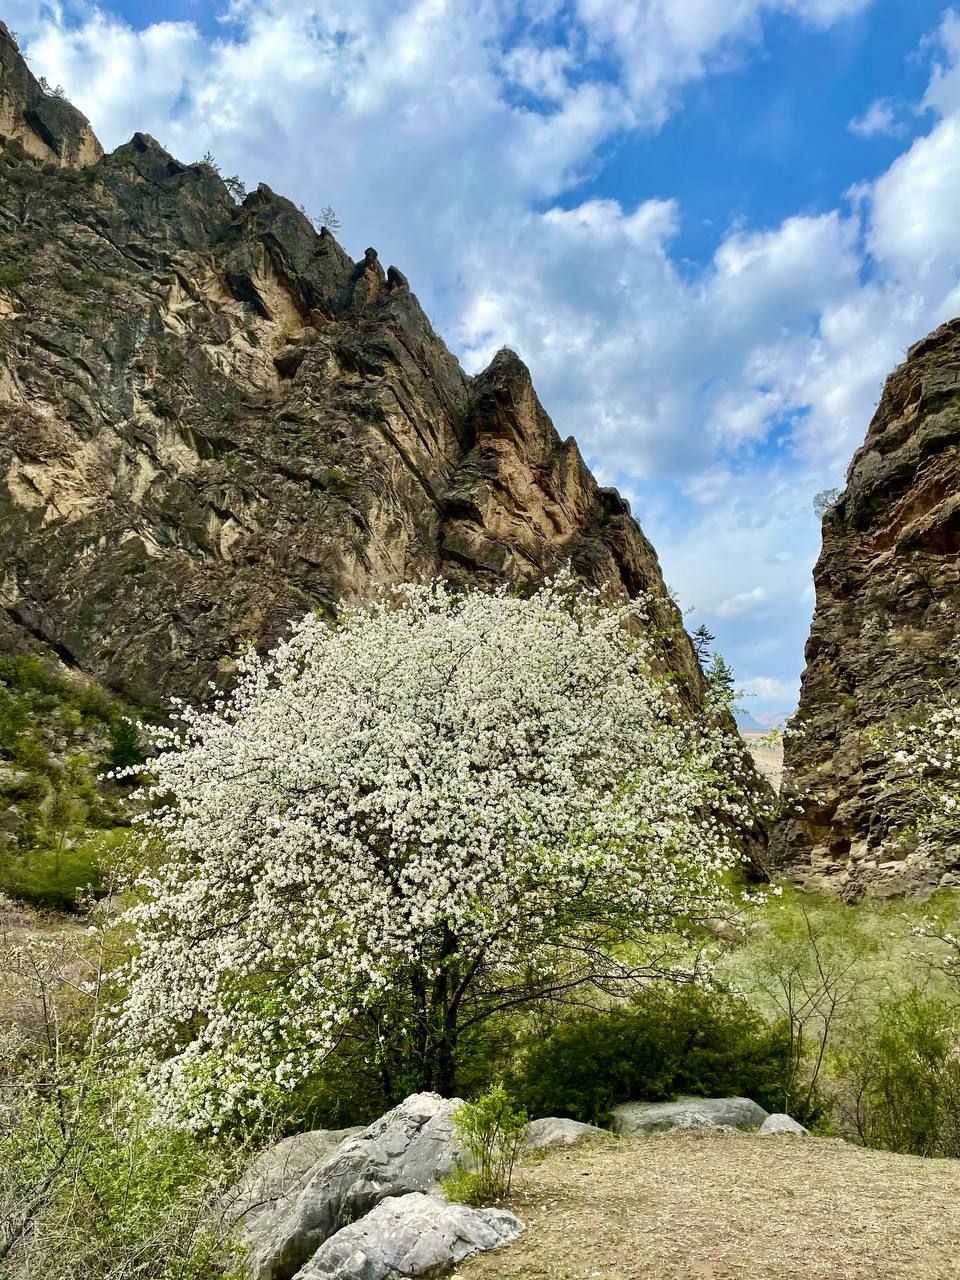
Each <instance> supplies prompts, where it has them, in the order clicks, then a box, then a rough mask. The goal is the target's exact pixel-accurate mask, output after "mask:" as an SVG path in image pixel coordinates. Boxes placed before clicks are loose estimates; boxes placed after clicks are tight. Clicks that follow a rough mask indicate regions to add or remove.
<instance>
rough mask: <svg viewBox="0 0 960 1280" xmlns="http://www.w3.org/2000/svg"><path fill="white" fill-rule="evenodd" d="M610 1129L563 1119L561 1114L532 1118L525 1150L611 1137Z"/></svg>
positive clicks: (544, 1149) (563, 1145) (543, 1149)
mask: <svg viewBox="0 0 960 1280" xmlns="http://www.w3.org/2000/svg"><path fill="white" fill-rule="evenodd" d="M609 1136H610V1131H609V1130H608V1129H598V1128H597V1126H596V1125H593V1124H583V1123H582V1122H581V1121H580V1120H563V1119H561V1118H560V1117H559V1116H546V1117H545V1118H544V1119H542V1120H531V1121H530V1125H529V1127H528V1129H527V1136H526V1137H525V1138H524V1140H523V1149H524V1151H546V1150H547V1149H548V1148H550V1147H572V1146H573V1145H574V1143H576V1142H582V1141H583V1140H584V1139H585V1138H609Z"/></svg>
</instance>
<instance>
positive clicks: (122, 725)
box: [107, 717, 144, 769]
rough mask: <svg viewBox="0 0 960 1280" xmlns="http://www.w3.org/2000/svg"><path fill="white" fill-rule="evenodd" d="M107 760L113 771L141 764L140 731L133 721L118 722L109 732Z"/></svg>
mask: <svg viewBox="0 0 960 1280" xmlns="http://www.w3.org/2000/svg"><path fill="white" fill-rule="evenodd" d="M107 759H108V760H109V761H110V763H111V764H112V765H113V767H114V768H115V769H126V768H129V767H130V766H131V765H137V764H143V759H144V756H143V751H142V750H141V749H140V731H139V729H138V728H137V725H136V724H135V723H134V721H133V720H130V719H129V718H126V717H125V718H124V719H123V720H118V721H117V723H116V724H115V725H114V726H113V728H112V729H111V731H110V750H109V752H108V754H107Z"/></svg>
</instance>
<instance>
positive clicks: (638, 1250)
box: [458, 1131, 960, 1280]
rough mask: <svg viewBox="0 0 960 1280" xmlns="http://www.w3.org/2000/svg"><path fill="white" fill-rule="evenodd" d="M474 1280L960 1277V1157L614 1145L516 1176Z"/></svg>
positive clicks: (730, 1136)
mask: <svg viewBox="0 0 960 1280" xmlns="http://www.w3.org/2000/svg"><path fill="white" fill-rule="evenodd" d="M510 1207H511V1208H513V1209H514V1210H515V1211H516V1212H517V1213H518V1214H519V1215H520V1217H521V1218H522V1219H523V1220H524V1222H525V1223H526V1224H527V1232H526V1234H525V1235H524V1236H523V1237H521V1239H520V1240H518V1241H517V1242H516V1243H515V1244H513V1245H510V1246H508V1247H507V1248H505V1249H502V1250H500V1251H498V1252H496V1253H491V1254H486V1255H482V1256H479V1257H476V1258H473V1259H471V1260H470V1261H468V1262H467V1263H464V1265H463V1266H462V1267H461V1268H460V1270H459V1273H458V1274H459V1275H460V1276H461V1277H463V1280H482V1278H489V1280H492V1278H494V1277H495V1278H496V1280H795V1278H796V1280H801V1277H802V1278H803V1280H901V1277H902V1278H903V1280H906V1278H907V1277H910V1280H958V1278H960V1161H958V1160H921V1159H918V1158H915V1157H912V1156H895V1155H890V1154H888V1153H886V1152H878V1151H864V1150H862V1149H861V1148H859V1147H853V1146H849V1145H847V1144H846V1143H843V1142H840V1141H837V1140H832V1139H822V1138H805V1139H800V1140H797V1139H791V1138H759V1137H756V1136H754V1135H752V1134H740V1133H727V1132H724V1131H712V1132H711V1131H701V1132H700V1133H690V1132H687V1133H678V1132H673V1133H667V1134H661V1135H658V1136H656V1137H650V1138H620V1139H611V1140H610V1141H609V1142H604V1143H601V1144H599V1145H596V1146H590V1147H587V1148H584V1147H580V1148H574V1149H572V1150H568V1151H562V1152H554V1153H551V1154H550V1155H549V1156H547V1157H546V1158H545V1159H544V1160H543V1161H542V1162H541V1163H540V1164H535V1165H529V1166H525V1167H523V1168H522V1169H521V1170H520V1171H519V1175H518V1177H517V1178H516V1181H515V1185H514V1194H513V1196H512V1197H511V1202H510Z"/></svg>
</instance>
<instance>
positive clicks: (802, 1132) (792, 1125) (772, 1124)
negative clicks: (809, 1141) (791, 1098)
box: [757, 1111, 809, 1138]
mask: <svg viewBox="0 0 960 1280" xmlns="http://www.w3.org/2000/svg"><path fill="white" fill-rule="evenodd" d="M757 1132H758V1133H761V1134H763V1136H764V1137H767V1136H768V1135H769V1134H773V1133H789V1134H792V1135H793V1136H794V1137H795V1138H805V1137H806V1136H807V1134H808V1133H809V1130H808V1129H805V1128H804V1127H803V1125H802V1124H800V1123H799V1122H798V1121H796V1120H794V1118H793V1116H788V1115H787V1114H786V1113H785V1112H783V1111H777V1112H774V1114H773V1115H772V1116H767V1118H766V1120H764V1122H763V1124H762V1125H761V1126H760V1128H759V1129H758V1130H757Z"/></svg>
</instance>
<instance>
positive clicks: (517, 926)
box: [124, 571, 749, 1124]
mask: <svg viewBox="0 0 960 1280" xmlns="http://www.w3.org/2000/svg"><path fill="white" fill-rule="evenodd" d="M643 617H644V605H643V603H642V602H633V603H628V604H623V605H619V606H610V605H607V604H604V603H603V602H602V600H601V598H600V597H599V595H598V594H596V593H589V592H586V591H584V590H583V589H581V588H579V587H578V586H577V585H576V583H575V581H574V579H573V578H572V576H571V575H570V573H569V572H567V571H564V572H562V573H560V574H559V575H558V576H557V577H556V578H554V579H553V580H552V581H549V582H547V583H546V584H545V585H543V586H542V587H541V589H540V590H538V591H537V592H536V594H534V595H533V596H532V597H530V598H526V599H524V598H520V597H519V596H518V595H516V594H514V593H511V592H509V591H506V590H501V591H499V592H496V593H493V594H485V593H482V592H479V591H472V592H467V593H465V594H456V593H454V592H452V591H451V590H450V589H448V588H447V587H446V586H445V585H444V584H443V583H441V582H435V583H433V584H429V585H414V586H405V587H403V588H400V589H398V590H397V591H396V592H393V593H391V594H389V595H388V596H385V597H382V598H381V599H380V600H379V601H378V602H377V603H376V604H374V605H372V606H370V607H364V608H353V609H346V610H344V611H343V613H342V614H341V616H340V619H339V622H338V624H337V625H336V626H330V625H329V624H328V623H325V622H324V621H322V620H321V619H319V618H317V617H313V616H311V617H307V618H305V619H304V620H303V621H302V622H301V623H299V625H297V626H295V627H294V628H293V630H292V632H291V634H290V636H289V638H288V639H287V640H285V641H283V642H282V643H281V644H279V645H278V646H277V648H276V649H275V650H273V651H272V652H271V653H270V654H268V655H267V656H266V657H260V656H258V655H257V654H256V653H255V652H253V651H251V652H249V653H248V654H246V656H245V657H244V658H243V660H242V662H241V664H240V672H239V678H238V681H237V684H236V687H235V688H234V690H233V692H232V694H230V695H229V696H228V697H226V698H224V699H222V700H220V701H219V702H217V703H216V704H215V705H214V706H213V707H212V708H211V709H208V710H205V711H199V710H195V709H191V708H190V707H186V706H182V705H181V704H178V707H177V720H178V722H179V723H177V724H176V725H175V727H174V729H170V730H167V731H164V732H162V733H161V734H160V739H159V741H158V743H157V746H156V752H155V754H154V756H153V758H152V759H151V760H150V761H149V762H148V764H147V766H146V769H147V771H148V773H149V774H150V776H151V778H152V781H151V783H150V785H149V787H148V788H147V793H148V795H149V796H152V798H153V802H154V807H152V808H151V809H150V810H149V811H148V812H147V814H146V816H145V817H144V819H143V822H144V823H145V825H146V827H147V828H148V829H149V830H150V832H152V833H153V834H155V835H157V836H159V837H160V839H161V841H162V844H163V847H164V850H165V856H164V858H163V859H162V860H161V861H160V862H159V865H158V867H157V868H156V869H155V870H153V871H150V872H148V873H145V874H144V875H143V876H142V877H141V881H140V889H141V899H140V901H139V903H138V905H136V906H135V907H134V908H132V910H131V911H130V913H129V914H130V919H131V921H132V924H133V925H134V927H135V929H136V934H137V940H138V950H137V954H136V957H135V959H134V960H133V962H132V966H131V972H130V974H129V995H128V999H127V1002H126V1007H125V1011H124V1020H125V1024H126V1029H127V1034H128V1036H129V1037H130V1039H131V1041H132V1042H133V1043H135V1044H136V1045H137V1047H138V1049H139V1050H140V1051H141V1052H142V1053H143V1054H144V1055H145V1056H146V1057H147V1059H148V1063H149V1068H150V1072H151V1078H152V1080H153V1083H154V1085H155V1087H156V1093H157V1096H158V1097H160V1098H163V1099H166V1101H167V1102H168V1103H169V1105H170V1106H171V1107H173V1108H175V1109H177V1110H178V1111H179V1112H180V1113H181V1114H182V1113H186V1114H187V1115H188V1116H190V1117H192V1118H193V1120H194V1121H195V1122H197V1123H213V1124H216V1123H219V1121H220V1119H221V1118H222V1117H223V1116H224V1115H226V1114H229V1113H231V1112H234V1113H235V1112H238V1111H239V1112H240V1113H244V1112H245V1111H247V1110H248V1109H251V1108H256V1107H257V1106H258V1105H261V1104H262V1102H263V1100H264V1099H265V1098H266V1097H268V1096H269V1095H270V1093H271V1091H275V1090H276V1089H277V1088H278V1087H279V1088H287V1087H291V1086H292V1085H294V1084H296V1083H298V1082H300V1081H302V1080H305V1079H308V1078H310V1076H311V1074H313V1073H316V1072H317V1070H318V1068H319V1067H320V1065H321V1064H322V1062H323V1060H324V1058H325V1056H326V1055H328V1054H329V1053H330V1052H331V1049H332V1048H333V1047H334V1046H336V1045H337V1044H338V1042H339V1041H340V1039H341V1038H342V1037H343V1036H345V1035H350V1034H352V1033H353V1032H354V1031H355V1029H356V1028H357V1026H358V1025H363V1026H365V1027H367V1028H373V1031H374V1035H373V1043H374V1044H376V1043H377V1040H378V1037H379V1036H383V1035H384V1034H387V1033H388V1032H391V1033H392V1031H391V1029H392V1030H393V1031H396V1030H399V1032H400V1033H402V1035H403V1036H404V1037H405V1043H406V1044H407V1046H408V1052H409V1059H410V1063H411V1064H412V1066H411V1071H412V1076H413V1079H414V1080H415V1081H416V1082H418V1083H419V1084H420V1086H422V1087H426V1088H436V1089H438V1090H440V1091H441V1092H445V1091H449V1090H451V1088H452V1085H453V1073H454V1068H455V1063H456V1053H457V1043H458V1037H460V1036H461V1035H462V1034H463V1032H464V1031H465V1030H467V1029H469V1028H471V1027H473V1026H475V1025H476V1024H477V1023H478V1022H480V1021H482V1020H483V1019H485V1018H487V1017H489V1016H490V1015H491V1014H492V1013H494V1012H496V1011H498V1010H503V1009H505V1008H509V1007H512V1006H516V1005H519V1004H521V1003H522V1002H525V1001H529V1000H531V999H535V998H537V997H540V996H543V995H558V994H560V993H564V992H569V991H571V990H574V989H575V988H577V987H579V986H582V985H583V984H585V983H592V984H594V985H596V986H600V987H602V988H603V989H605V990H611V991H616V990H622V989H627V987H628V985H629V984H630V983H635V982H636V981H638V980H640V979H642V978H643V977H644V976H649V975H651V974H657V973H662V972H664V971H666V970H671V971H674V972H677V971H678V970H679V966H681V964H682V956H683V955H686V956H687V957H689V954H690V947H689V941H690V939H691V938H693V937H695V936H697V935H698V933H699V930H700V928H701V926H702V924H703V922H704V920H705V919H706V918H708V917H715V916H716V915H717V914H718V913H720V912H721V911H722V910H723V908H724V903H725V892H726V891H725V889H724V873H725V872H727V871H728V870H729V868H730V867H731V866H732V864H733V863H734V862H735V861H736V858H737V854H736V852H735V850H734V847H733V842H732V838H731V832H732V830H733V829H734V825H735V824H736V823H741V822H743V821H744V820H745V819H746V820H749V819H748V818H747V804H746V801H745V799H744V795H743V791H742V788H741V786H740V783H739V782H738V781H737V770H738V763H737V762H738V761H739V760H740V759H741V757H740V755H739V753H738V752H737V751H736V750H735V749H734V747H733V745H732V742H731V740H730V739H729V737H728V736H727V734H726V732H725V731H724V729H723V728H722V727H721V726H720V724H719V721H718V718H717V716H716V715H715V714H709V712H708V713H706V714H705V715H704V717H703V719H702V720H701V721H699V722H693V721H691V720H689V719H685V718H684V717H682V716H681V715H680V714H679V713H678V710H677V707H676V703H675V700H674V699H673V698H672V697H671V695H670V687H669V681H668V680H666V679H662V678H658V677H657V676H656V675H655V674H654V670H653V666H654V663H653V658H654V654H653V648H652V642H651V640H650V639H649V638H645V637H644V634H643V629H642V627H641V626H638V625H637V624H638V623H641V622H642V621H643ZM684 947H685V950H684ZM688 963H689V962H688ZM683 972H684V973H685V974H686V976H690V973H689V969H688V970H684V971H683ZM409 1081H410V1074H409V1073H408V1076H407V1083H409Z"/></svg>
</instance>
